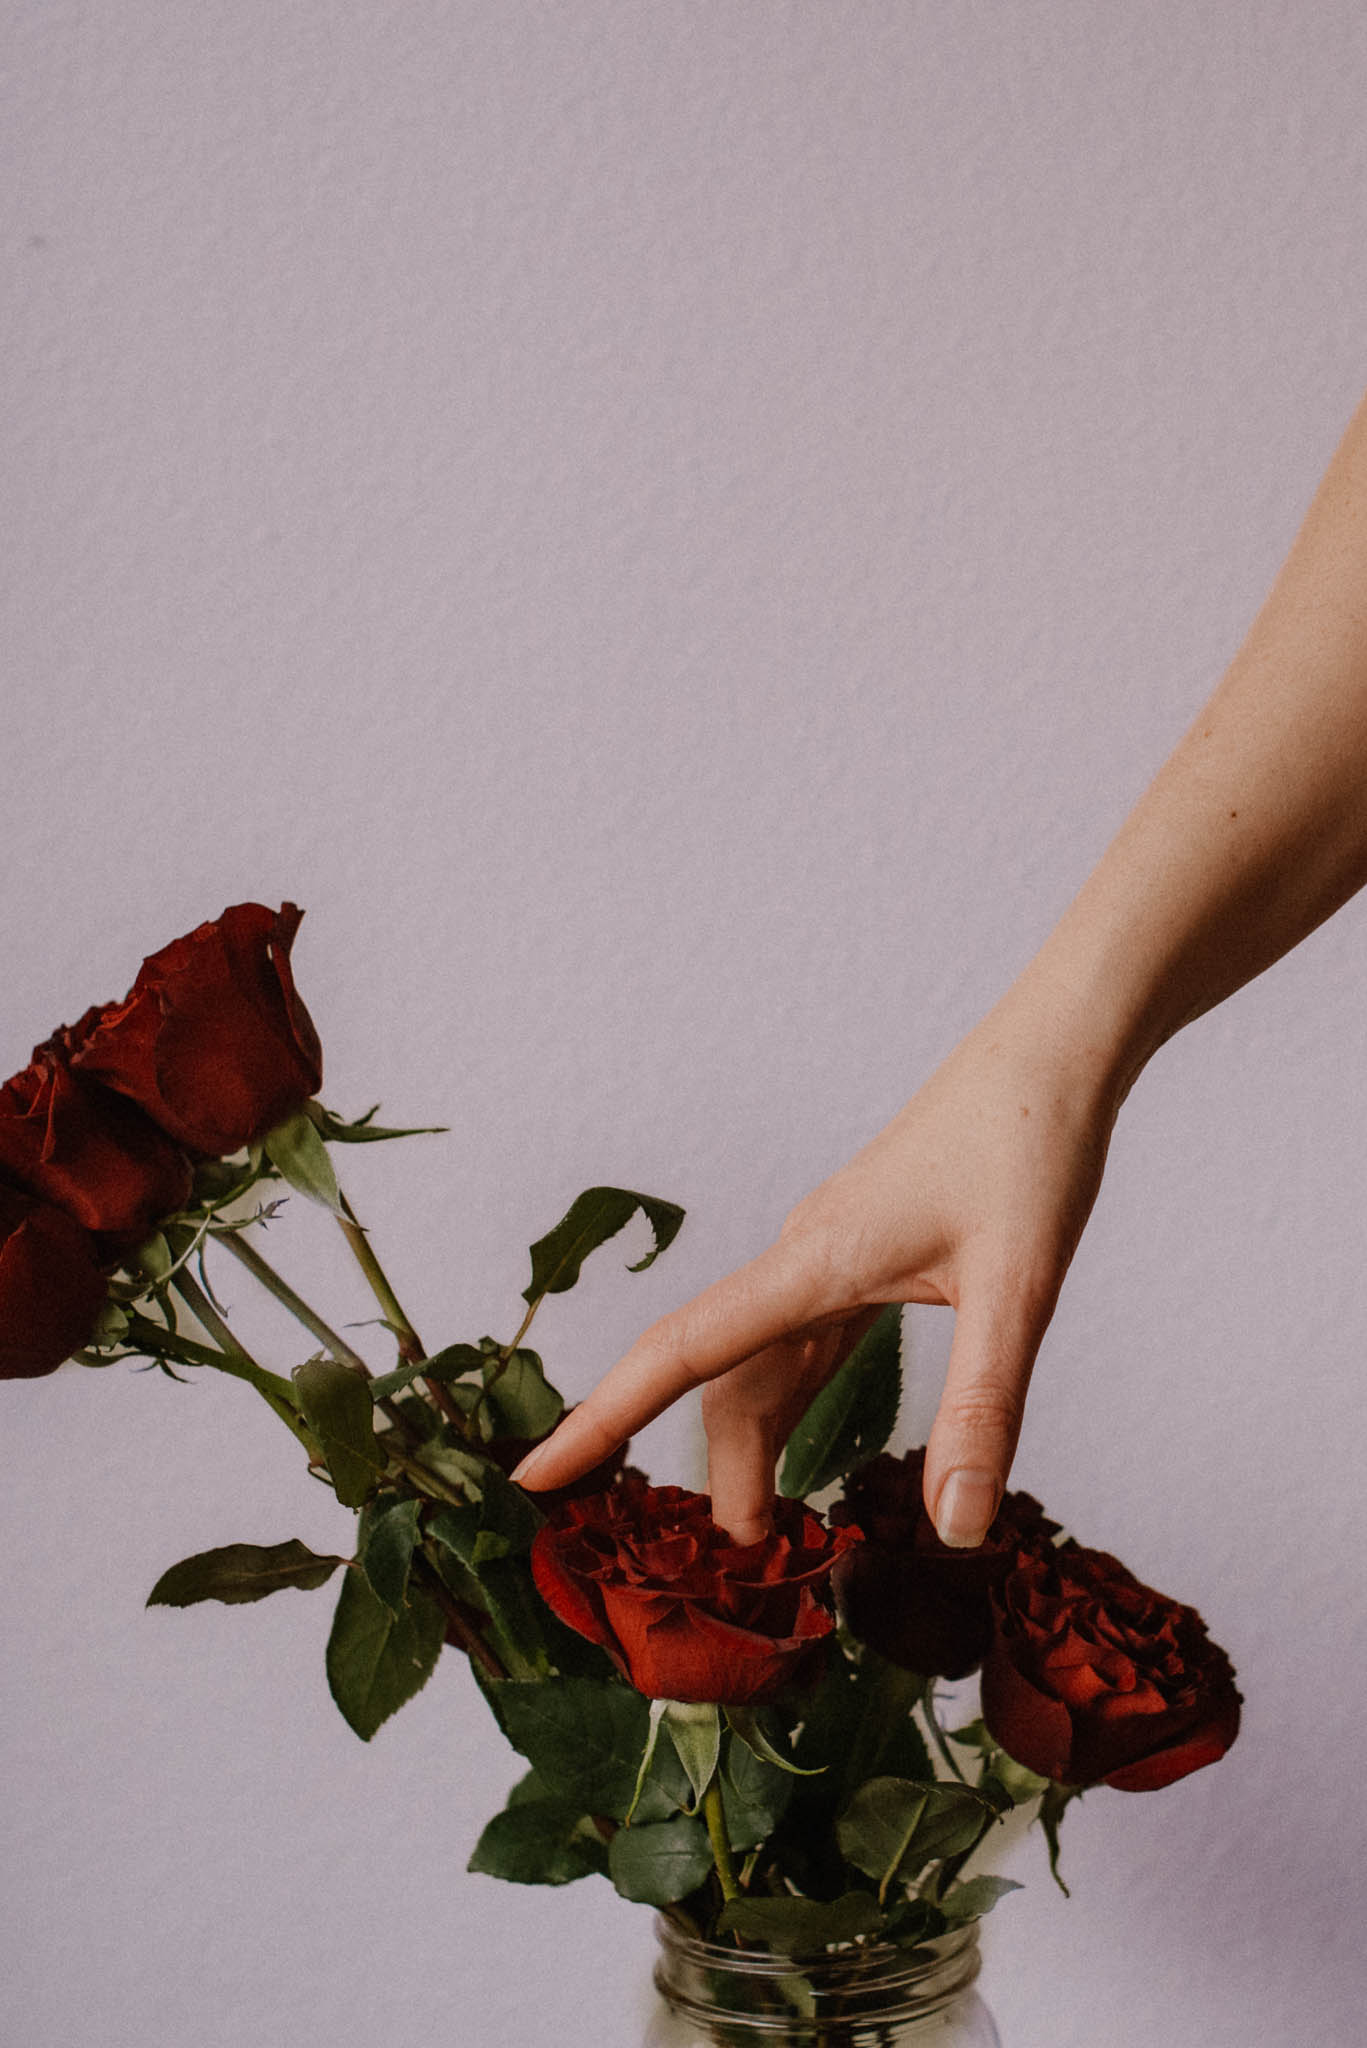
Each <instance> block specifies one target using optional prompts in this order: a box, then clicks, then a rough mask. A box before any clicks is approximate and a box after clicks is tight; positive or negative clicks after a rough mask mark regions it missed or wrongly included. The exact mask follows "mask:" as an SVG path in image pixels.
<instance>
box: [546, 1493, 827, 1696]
mask: <svg viewBox="0 0 1367 2048" xmlns="http://www.w3.org/2000/svg"><path fill="white" fill-rule="evenodd" d="M858 1533H859V1532H858V1531H857V1530H855V1529H850V1528H845V1529H836V1530H831V1529H827V1528H826V1527H825V1525H824V1524H823V1522H822V1521H821V1519H820V1517H819V1516H817V1515H816V1514H814V1513H813V1512H812V1510H811V1509H810V1508H808V1507H805V1506H804V1505H803V1504H802V1502H800V1501H787V1500H779V1501H776V1502H775V1504H774V1521H773V1528H772V1530H771V1531H770V1533H769V1534H768V1535H767V1536H765V1537H764V1538H763V1539H762V1540H761V1541H760V1542H758V1543H746V1544H742V1543H735V1542H733V1541H732V1539H731V1537H730V1536H728V1535H727V1534H726V1532H725V1530H723V1529H719V1528H718V1527H717V1525H716V1523H715V1522H714V1521H713V1520H712V1514H711V1502H710V1501H709V1499H708V1497H707V1495H706V1494H700V1493H688V1492H686V1491H685V1490H684V1489H683V1488H682V1487H678V1486H651V1485H649V1484H648V1483H647V1482H646V1481H645V1480H644V1479H643V1478H641V1477H640V1476H639V1475H638V1474H636V1473H634V1472H631V1471H628V1472H626V1473H624V1474H623V1475H622V1478H621V1479H620V1480H619V1481H618V1483H617V1485H616V1486H614V1487H613V1488H611V1489H610V1490H609V1491H608V1492H606V1493H601V1494H595V1495H593V1496H592V1497H591V1498H589V1499H586V1500H573V1501H569V1502H566V1503H565V1505H564V1506H563V1507H561V1509H560V1510H559V1512H558V1513H557V1514H556V1515H555V1516H554V1517H553V1518H552V1519H551V1520H550V1521H548V1522H547V1523H546V1525H545V1526H544V1528H542V1529H539V1530H538V1531H537V1534H536V1537H535V1539H534V1541H533V1543H532V1575H533V1577H534V1578H535V1580H536V1584H537V1587H538V1589H539V1591H540V1593H541V1595H542V1597H543V1599H545V1601H546V1602H547V1604H548V1605H549V1606H550V1607H551V1608H552V1609H553V1610H554V1611H555V1613H556V1614H558V1615H559V1617H560V1619H561V1620H562V1621H564V1622H567V1623H568V1624H569V1626H570V1627H571V1628H573V1629H577V1630H578V1632H579V1634H580V1635H582V1636H587V1637H588V1639H589V1641H590V1642H592V1643H598V1644H600V1645H601V1646H602V1648H603V1649H605V1650H606V1651H607V1653H608V1655H609V1656H610V1657H611V1658H612V1660H613V1662H614V1663H615V1664H616V1666H617V1668H618V1670H619V1671H621V1672H622V1674H623V1675H624V1676H625V1677H626V1678H627V1679H629V1680H630V1682H631V1684H632V1685H634V1686H635V1687H636V1689H637V1691H638V1692H642V1693H644V1694H645V1695H646V1696H647V1698H650V1699H670V1700H692V1701H708V1700H715V1701H724V1702H726V1703H727V1704H728V1705H730V1706H742V1705H748V1704H749V1703H751V1702H752V1701H756V1700H763V1699H769V1698H772V1697H773V1696H774V1695H775V1694H777V1693H778V1692H780V1691H781V1690H782V1689H783V1687H784V1686H785V1685H787V1684H789V1683H790V1682H791V1681H793V1680H794V1679H798V1678H800V1677H801V1676H802V1675H803V1672H804V1667H806V1666H807V1664H808V1662H809V1660H810V1658H811V1655H812V1651H813V1649H814V1647H815V1646H816V1645H817V1644H818V1643H819V1642H820V1641H821V1639H822V1637H824V1636H826V1635H828V1634H829V1633H830V1631H831V1629H832V1628H833V1627H834V1625H835V1624H834V1620H833V1617H832V1615H831V1612H830V1610H829V1607H828V1606H827V1605H826V1600H825V1595H826V1592H827V1588H828V1585H829V1581H830V1573H831V1567H832V1565H833V1564H834V1562H835V1560H836V1558H837V1557H839V1556H840V1554H841V1552H842V1551H844V1550H846V1549H848V1548H849V1547H850V1546H851V1545H852V1544H853V1543H855V1542H857V1541H858Z"/></svg>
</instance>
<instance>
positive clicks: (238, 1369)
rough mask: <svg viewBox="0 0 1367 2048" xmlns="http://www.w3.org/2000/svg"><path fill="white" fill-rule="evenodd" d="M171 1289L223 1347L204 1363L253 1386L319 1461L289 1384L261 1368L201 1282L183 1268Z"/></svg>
mask: <svg viewBox="0 0 1367 2048" xmlns="http://www.w3.org/2000/svg"><path fill="white" fill-rule="evenodd" d="M171 1285H172V1286H173V1287H174V1289H175V1291H176V1293H177V1294H178V1295H179V1296H180V1298H181V1300H182V1301H183V1302H184V1303H185V1306H186V1307H187V1308H188V1309H189V1310H190V1311H191V1313H192V1314H193V1315H194V1316H195V1318H196V1320H197V1321H198V1322H200V1323H201V1324H202V1325H203V1327H204V1328H205V1329H206V1330H207V1331H208V1332H209V1335H210V1336H211V1337H212V1338H214V1340H215V1341H216V1342H217V1344H218V1345H219V1346H220V1350H219V1351H218V1352H216V1353H214V1354H212V1357H211V1359H206V1360H205V1361H204V1363H205V1364H209V1363H212V1364H213V1365H215V1366H216V1367H217V1368H218V1370H219V1371H220V1372H228V1373H231V1374H232V1375H233V1377H234V1378H235V1379H239V1380H246V1381H247V1382H248V1384H249V1385H250V1386H253V1387H255V1388H256V1391H257V1393H258V1394H260V1395H261V1397H262V1399H263V1400H265V1401H267V1402H268V1403H269V1404H270V1406H271V1407H272V1408H273V1409H274V1410H275V1412H276V1414H277V1415H278V1416H279V1417H280V1420H281V1421H282V1422H283V1423H284V1424H285V1426H286V1428H287V1429H289V1430H290V1431H291V1432H292V1433H293V1434H294V1435H295V1436H296V1437H298V1439H299V1441H300V1443H301V1444H302V1445H303V1446H304V1449H305V1450H306V1451H307V1452H308V1454H309V1457H310V1459H313V1458H316V1457H317V1456H318V1446H317V1444H316V1443H314V1441H313V1439H312V1437H311V1436H310V1435H309V1433H308V1430H307V1429H306V1428H305V1426H304V1423H303V1420H302V1418H301V1417H300V1414H299V1411H298V1409H297V1408H296V1407H295V1405H294V1389H293V1387H292V1386H291V1385H290V1383H289V1381H288V1380H284V1379H281V1377H280V1375H279V1373H274V1372H267V1370H266V1368H265V1366H264V1365H258V1364H257V1362H256V1360H255V1359H254V1358H253V1357H252V1355H251V1353H250V1352H249V1351H248V1350H247V1348H246V1346H245V1345H243V1344H241V1343H239V1341H238V1339H237V1337H236V1336H234V1334H233V1332H232V1331H231V1330H230V1329H229V1328H228V1325H227V1324H226V1323H225V1322H224V1320H223V1318H222V1316H221V1315H220V1314H219V1313H218V1310H217V1309H216V1308H215V1307H214V1305H213V1303H212V1302H211V1301H210V1299H209V1297H208V1295H207V1294H206V1293H205V1292H204V1290H203V1288H202V1287H201V1286H200V1285H199V1283H198V1281H197V1280H192V1279H191V1277H190V1275H189V1274H188V1273H187V1272H186V1271H185V1270H184V1269H183V1268H182V1270H181V1271H180V1272H179V1273H177V1274H176V1277H175V1279H174V1280H173V1281H172V1283H171ZM205 1348H206V1349H207V1347H205Z"/></svg>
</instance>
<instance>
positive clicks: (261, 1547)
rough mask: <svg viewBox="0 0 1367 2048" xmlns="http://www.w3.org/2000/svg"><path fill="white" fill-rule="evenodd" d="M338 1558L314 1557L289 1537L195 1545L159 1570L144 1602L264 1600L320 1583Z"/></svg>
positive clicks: (185, 1603) (177, 1603)
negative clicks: (218, 1545) (276, 1540)
mask: <svg viewBox="0 0 1367 2048" xmlns="http://www.w3.org/2000/svg"><path fill="white" fill-rule="evenodd" d="M346 1561H347V1560H346V1559H345V1558H344V1557H320V1556H319V1555H318V1554H317V1552H316V1551H312V1550H310V1549H309V1548H308V1547H307V1545H306V1544H303V1543H300V1542H299V1541H298V1539H297V1538H295V1537H291V1538H290V1541H289V1542H288V1543H268V1544H260V1543H225V1544H224V1545H223V1546H222V1548H221V1549H219V1550H201V1551H198V1552H196V1554H195V1556H194V1557H184V1558H182V1559H181V1561H180V1563H179V1564H173V1565H172V1566H171V1568H170V1570H169V1571H165V1572H163V1573H162V1575H161V1577H160V1578H159V1579H158V1580H157V1583H156V1585H155V1586H153V1588H152V1590H151V1592H150V1593H149V1594H148V1596H147V1605H148V1606H149V1607H192V1606H193V1605H194V1603H195V1602H196V1601H197V1600H221V1601H223V1603H224V1604H225V1606H229V1607H234V1606H237V1605H238V1604H239V1603H240V1602H243V1601H247V1600H264V1599H265V1598H266V1595H267V1594H268V1593H278V1592H279V1591H280V1590H281V1588H282V1587H284V1586H296V1587H298V1588H300V1590H302V1591H304V1592H311V1591H312V1590H313V1588H314V1587H316V1586H322V1585H326V1583H327V1581H328V1580H329V1579H330V1578H331V1577H332V1574H333V1573H334V1572H335V1571H336V1569H337V1567H338V1565H339V1564H345V1563H346Z"/></svg>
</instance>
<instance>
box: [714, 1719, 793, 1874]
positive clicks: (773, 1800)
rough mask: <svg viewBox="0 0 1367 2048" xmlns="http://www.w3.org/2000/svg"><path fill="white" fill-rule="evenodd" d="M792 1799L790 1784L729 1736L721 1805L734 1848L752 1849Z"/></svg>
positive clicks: (786, 1777)
mask: <svg viewBox="0 0 1367 2048" xmlns="http://www.w3.org/2000/svg"><path fill="white" fill-rule="evenodd" d="M792 1796H793V1781H792V1778H791V1776H790V1775H789V1773H788V1772H787V1771H786V1770H780V1769H777V1768H776V1767H775V1766H774V1765H773V1764H768V1763H765V1762H763V1761H762V1759H761V1758H760V1757H758V1756H756V1755H755V1752H754V1751H753V1750H752V1749H751V1748H749V1746H748V1745H747V1744H746V1743H744V1742H742V1741H741V1740H740V1739H739V1738H738V1737H737V1736H735V1735H732V1736H731V1738H730V1740H729V1741H728V1742H727V1744H726V1754H725V1756H724V1757H723V1759H722V1767H721V1803H722V1811H723V1813H724V1814H725V1816H726V1832H727V1834H728V1836H729V1837H730V1840H731V1847H732V1848H733V1849H754V1848H757V1847H758V1846H759V1844H760V1843H761V1842H763V1841H767V1839H768V1837H769V1836H770V1835H771V1834H772V1833H773V1831H774V1829H775V1828H776V1827H777V1826H778V1824H779V1822H780V1821H781V1820H782V1818H783V1815H784V1813H785V1812H786V1811H787V1808H788V1803H789V1801H790V1800H791V1798H792Z"/></svg>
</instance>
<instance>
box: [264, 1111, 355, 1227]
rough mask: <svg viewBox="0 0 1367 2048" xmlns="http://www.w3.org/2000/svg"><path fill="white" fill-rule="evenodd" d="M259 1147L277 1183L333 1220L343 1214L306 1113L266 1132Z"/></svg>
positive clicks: (332, 1177)
mask: <svg viewBox="0 0 1367 2048" xmlns="http://www.w3.org/2000/svg"><path fill="white" fill-rule="evenodd" d="M261 1146H262V1150H263V1151H264V1152H265V1155H266V1157H267V1159H269V1160H270V1162H271V1165H272V1166H273V1167H274V1168H275V1170H276V1172H277V1173H278V1174H279V1175H280V1177H281V1179H282V1180H285V1181H288V1183H289V1185H290V1186H291V1187H292V1188H293V1189H294V1190H295V1192H296V1193H297V1194H301V1195H303V1196H305V1197H306V1198H307V1199H308V1200H309V1201H310V1202H317V1203H318V1204H319V1206H320V1207H321V1208H324V1209H330V1210H331V1212H332V1214H333V1215H334V1216H344V1215H345V1214H346V1211H345V1210H344V1209H343V1207H342V1197H341V1194H340V1192H339V1191H338V1187H337V1175H336V1173H335V1172H334V1171H333V1165H332V1161H331V1160H330V1159H329V1158H328V1148H327V1146H326V1145H325V1144H324V1143H323V1140H322V1138H321V1137H320V1136H319V1133H318V1127H317V1125H316V1124H315V1123H314V1121H313V1118H312V1117H311V1116H310V1115H309V1113H308V1111H307V1110H306V1109H301V1110H298V1111H296V1113H295V1114H294V1115H293V1116H290V1117H286V1118H285V1121H284V1122H283V1123H279V1124H277V1125H276V1126H275V1128H274V1130H271V1131H267V1132H266V1135H265V1137H264V1138H263V1139H262V1140H261Z"/></svg>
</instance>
